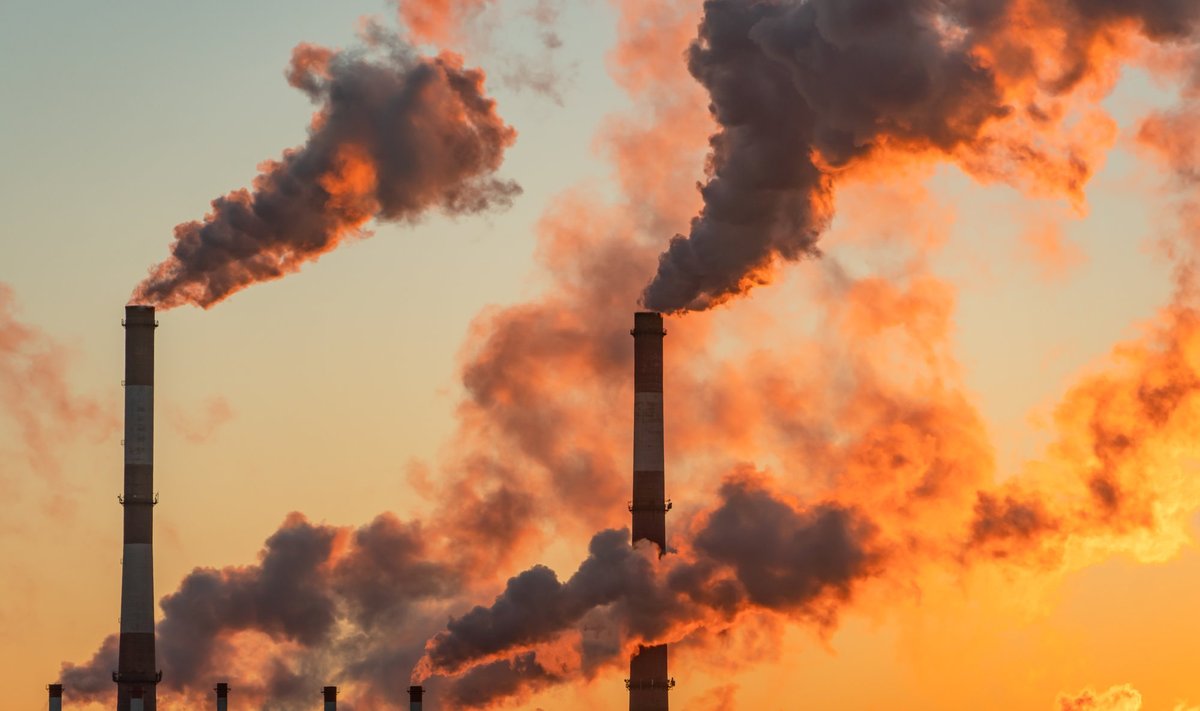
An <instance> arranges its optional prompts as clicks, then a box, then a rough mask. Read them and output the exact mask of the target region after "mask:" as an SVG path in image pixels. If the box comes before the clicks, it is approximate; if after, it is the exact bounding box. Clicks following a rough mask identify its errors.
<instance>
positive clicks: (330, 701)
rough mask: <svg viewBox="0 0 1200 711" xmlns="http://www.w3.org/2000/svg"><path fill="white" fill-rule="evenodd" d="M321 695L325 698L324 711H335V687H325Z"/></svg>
mask: <svg viewBox="0 0 1200 711" xmlns="http://www.w3.org/2000/svg"><path fill="white" fill-rule="evenodd" d="M321 693H322V694H323V695H324V696H325V711H337V687H336V686H326V687H325V688H323V689H321Z"/></svg>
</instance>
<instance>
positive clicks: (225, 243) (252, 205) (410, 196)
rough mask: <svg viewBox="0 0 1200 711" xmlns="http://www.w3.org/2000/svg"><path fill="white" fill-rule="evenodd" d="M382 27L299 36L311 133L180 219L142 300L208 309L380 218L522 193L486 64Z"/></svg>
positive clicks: (294, 67)
mask: <svg viewBox="0 0 1200 711" xmlns="http://www.w3.org/2000/svg"><path fill="white" fill-rule="evenodd" d="M370 32H371V34H370V35H369V36H368V40H369V41H370V44H371V46H370V47H369V48H367V49H361V50H352V51H351V50H346V51H342V50H331V49H327V48H324V47H318V46H314V45H308V44H302V45H300V46H298V47H296V49H295V50H294V51H293V54H292V61H291V65H290V66H289V68H288V72H287V78H288V83H289V84H291V85H292V86H294V87H296V88H297V89H300V90H301V91H303V92H304V93H305V94H307V95H308V96H309V98H310V99H312V101H313V102H314V103H315V104H317V105H318V107H319V108H318V111H317V112H316V115H315V116H314V118H313V121H312V124H311V125H310V127H309V137H308V141H307V142H305V144H304V145H302V146H299V147H297V148H293V149H290V150H287V151H285V152H284V153H283V155H282V156H281V157H280V158H279V159H278V160H269V161H266V162H264V163H263V164H262V165H261V166H260V170H261V172H260V173H259V175H258V176H257V177H256V178H255V179H254V184H253V187H252V188H250V189H240V190H236V191H234V192H231V193H229V194H228V195H225V196H223V197H219V198H217V199H216V200H214V201H213V202H212V210H211V212H209V213H208V215H206V216H205V218H204V220H203V221H193V222H185V223H182V224H180V225H177V226H176V227H175V242H174V243H173V244H172V245H171V256H170V257H169V258H168V259H167V260H166V261H164V262H162V263H161V264H159V265H157V266H155V267H153V268H152V269H151V270H150V275H149V276H148V277H147V278H146V279H145V280H144V281H143V282H142V283H141V284H139V285H138V287H137V289H135V290H134V293H133V296H132V297H131V299H132V301H134V302H137V303H148V304H154V305H156V306H157V307H158V308H160V309H166V308H172V307H175V306H179V305H181V304H195V305H197V306H202V307H204V308H209V307H211V306H212V305H214V304H216V303H218V302H220V301H222V300H223V299H225V298H227V297H228V296H230V295H231V294H233V293H235V292H237V291H240V290H241V289H244V288H246V287H247V286H250V285H251V284H255V283H258V282H262V281H269V280H272V279H278V278H280V277H283V276H285V275H287V274H290V273H292V272H295V271H296V270H298V269H300V268H301V266H303V265H304V264H305V263H306V262H311V261H314V260H316V259H318V258H320V256H321V255H323V254H325V253H326V252H329V251H330V250H332V249H334V248H335V247H337V246H338V245H339V244H341V243H342V242H344V241H345V240H347V239H349V238H352V237H356V236H364V235H366V234H367V233H366V232H365V231H364V230H365V226H366V224H367V222H368V221H369V220H371V219H373V218H374V219H377V220H381V221H404V222H410V223H411V222H415V221H416V220H418V219H419V218H420V217H421V215H423V214H424V213H425V212H426V211H428V210H430V209H432V208H438V209H440V210H441V211H442V212H444V213H446V214H450V215H461V214H470V213H476V212H481V211H484V210H487V209H490V208H493V207H504V206H507V205H508V204H510V203H511V201H512V199H513V198H514V197H515V196H516V195H517V194H519V192H520V188H519V187H518V186H517V185H516V184H515V183H513V182H510V181H505V180H500V179H498V178H496V177H494V175H493V174H494V172H495V171H496V170H497V169H498V168H499V167H500V164H501V161H502V160H503V157H504V151H505V149H506V148H507V147H508V146H510V145H512V143H513V141H514V140H515V139H516V132H515V131H514V130H513V129H512V128H511V127H510V126H508V125H506V124H505V123H504V121H503V120H501V118H500V117H499V116H498V115H497V114H496V110H495V108H496V107H495V102H493V101H492V100H491V99H489V98H488V97H487V96H486V95H485V94H484V93H483V81H484V75H483V72H481V71H479V70H477V69H466V68H464V67H463V65H462V60H461V59H460V58H459V57H457V56H456V55H454V54H450V53H442V54H440V55H438V56H437V57H432V58H430V57H420V56H417V55H416V54H415V53H414V52H413V50H412V49H410V48H409V47H407V46H405V45H403V44H402V43H401V42H400V41H399V40H396V39H395V38H392V37H388V36H387V35H386V33H385V32H384V31H383V30H382V29H379V28H378V27H373V28H371V29H370Z"/></svg>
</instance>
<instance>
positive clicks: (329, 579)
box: [61, 514, 461, 709]
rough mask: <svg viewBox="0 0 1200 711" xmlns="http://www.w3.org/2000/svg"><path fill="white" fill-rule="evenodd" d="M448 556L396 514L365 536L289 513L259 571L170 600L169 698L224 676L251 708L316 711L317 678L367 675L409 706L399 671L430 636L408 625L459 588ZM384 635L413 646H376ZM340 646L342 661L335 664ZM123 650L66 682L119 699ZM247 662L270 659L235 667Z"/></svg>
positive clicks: (164, 650) (190, 587) (213, 576)
mask: <svg viewBox="0 0 1200 711" xmlns="http://www.w3.org/2000/svg"><path fill="white" fill-rule="evenodd" d="M443 558H444V556H440V555H436V554H435V553H434V552H433V551H432V550H431V549H430V547H429V543H428V542H427V540H426V537H425V535H424V534H423V532H422V530H421V527H420V526H419V525H418V524H414V523H406V522H402V521H400V520H399V519H397V518H395V517H394V516H391V515H388V514H385V515H381V516H379V517H377V518H376V519H375V520H374V521H372V522H371V523H369V524H367V525H365V526H362V527H361V528H358V529H347V528H340V527H333V526H326V525H319V524H314V523H312V522H310V521H308V520H306V519H305V518H304V517H303V516H301V515H300V514H292V515H290V516H289V517H288V519H287V520H286V521H285V522H284V524H283V525H282V526H281V527H280V528H279V530H278V531H276V532H275V533H274V534H273V535H272V536H271V537H270V538H269V539H267V541H266V545H265V547H264V548H263V551H262V553H261V555H260V560H259V562H258V563H256V564H254V565H249V566H244V567H227V568H221V569H214V568H197V569H196V570H193V571H192V572H191V573H190V574H189V575H188V576H187V577H185V578H184V580H183V581H182V582H181V583H180V585H179V588H178V589H177V590H175V591H174V592H172V593H170V594H168V595H166V596H165V597H163V599H162V601H161V603H160V604H161V607H162V612H163V614H162V619H161V621H160V622H159V623H158V629H157V635H158V653H159V663H160V664H161V665H162V668H163V684H162V686H161V687H160V688H161V689H162V691H163V692H164V693H165V694H166V695H167V696H165V697H164V699H167V700H170V699H174V700H175V702H176V703H179V701H181V700H182V699H185V698H194V697H201V696H202V695H203V694H204V693H205V691H206V690H207V687H208V686H210V685H211V684H210V682H211V681H212V680H213V679H215V678H218V677H220V678H228V679H229V680H230V681H231V682H232V683H233V684H234V685H235V686H236V688H238V690H239V697H241V698H245V699H247V702H249V700H253V699H257V700H260V701H262V702H264V703H267V702H269V703H270V705H271V707H272V708H287V709H291V708H308V707H309V706H311V692H312V689H311V688H310V686H311V680H312V679H313V678H316V677H318V676H319V677H321V678H334V677H335V676H336V677H339V678H342V679H346V680H355V679H362V680H365V681H368V682H369V683H371V684H374V685H378V686H379V687H380V688H381V689H385V690H386V689H388V688H389V682H385V681H384V680H385V678H386V679H389V680H390V686H392V687H394V689H393V690H392V692H393V694H392V698H394V699H399V698H400V695H401V694H402V693H403V691H402V689H401V688H400V684H399V682H400V681H404V682H407V676H406V675H404V674H401V675H399V676H402V677H404V678H403V679H400V680H397V679H396V677H397V676H398V675H397V674H396V671H395V667H394V665H395V664H401V665H407V668H411V667H412V665H413V664H414V663H415V662H416V660H417V659H418V658H419V657H420V655H421V649H422V644H423V642H424V640H425V639H426V638H427V637H428V636H429V634H430V633H431V632H432V630H429V629H426V628H422V627H421V626H420V625H419V624H418V625H416V629H415V630H413V629H409V626H410V625H413V624H414V621H413V620H412V619H410V616H411V611H412V609H413V607H414V606H418V605H421V604H422V603H424V602H427V601H429V600H438V599H443V598H447V597H450V596H451V593H456V592H457V591H458V588H457V585H456V584H457V583H458V581H459V580H460V577H461V573H460V571H457V570H455V569H453V568H452V567H450V566H449V565H447V564H441V563H434V562H430V561H431V560H435V559H443ZM420 617H421V618H422V619H423V618H424V617H425V615H424V613H422V614H421V615H420ZM425 624H426V625H428V623H427V622H426V623H425ZM379 629H388V630H390V631H391V632H392V633H393V634H396V635H404V634H407V637H408V638H407V640H405V639H403V638H402V639H399V640H397V639H393V638H391V637H390V636H389V635H382V636H380V637H379V638H376V636H375V634H374V632H376V631H377V630H379ZM398 642H399V643H401V644H397V643H398ZM405 644H406V645H407V646H405ZM334 649H336V650H337V651H338V653H337V657H338V658H337V659H331V658H330V657H331V651H332V650H334ZM116 650H117V648H116V636H115V635H113V636H112V637H110V638H108V639H106V640H105V642H104V643H103V644H102V645H101V647H100V649H99V650H98V651H97V652H96V654H95V655H94V656H93V658H92V659H91V660H90V661H89V662H87V663H84V664H80V665H75V664H70V663H68V664H64V665H63V669H62V675H61V676H62V680H63V683H64V684H66V685H67V686H68V687H69V688H70V689H71V690H72V692H73V695H74V696H75V698H81V699H90V700H102V699H107V698H108V696H109V695H111V693H112V680H111V673H112V670H113V669H115V668H116V666H115V665H116ZM241 654H248V655H250V657H255V656H258V657H260V658H259V659H257V661H254V662H252V663H247V664H245V665H231V664H229V663H228V660H230V659H237V658H238V657H239V655H241ZM385 662H387V664H385ZM385 666H387V667H388V668H386V669H384V667H385ZM314 675H315V676H314ZM326 675H328V676H326ZM405 686H407V685H406V684H405ZM168 702H169V701H168Z"/></svg>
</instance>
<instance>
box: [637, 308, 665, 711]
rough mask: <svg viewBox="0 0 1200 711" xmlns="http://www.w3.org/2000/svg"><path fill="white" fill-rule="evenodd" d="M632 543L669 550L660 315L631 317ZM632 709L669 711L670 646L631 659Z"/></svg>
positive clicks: (648, 649) (645, 649) (641, 650)
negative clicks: (650, 543)
mask: <svg viewBox="0 0 1200 711" xmlns="http://www.w3.org/2000/svg"><path fill="white" fill-rule="evenodd" d="M630 333H631V334H632V335H633V499H632V500H631V501H630V502H629V510H630V512H631V513H632V514H633V543H634V545H636V544H637V542H638V541H642V540H647V541H652V542H654V544H655V545H657V546H658V554H659V555H660V556H662V555H663V554H665V553H666V552H667V510H668V508H670V504H668V502H667V500H666V475H665V473H664V471H665V469H666V463H665V454H664V444H663V431H664V428H663V337H664V336H666V335H667V332H666V331H665V330H664V329H663V319H662V314H658V313H652V312H641V313H636V314H634V316H633V330H632V331H630ZM626 684H627V685H628V687H629V711H666V710H667V707H668V698H667V692H668V691H669V690H670V689H671V686H672V685H673V684H674V682H673V681H672V680H670V679H669V678H668V677H667V645H665V644H659V645H655V646H652V647H639V648H638V651H637V653H636V654H634V655H633V657H632V658H631V659H630V660H629V679H628V680H627V681H626Z"/></svg>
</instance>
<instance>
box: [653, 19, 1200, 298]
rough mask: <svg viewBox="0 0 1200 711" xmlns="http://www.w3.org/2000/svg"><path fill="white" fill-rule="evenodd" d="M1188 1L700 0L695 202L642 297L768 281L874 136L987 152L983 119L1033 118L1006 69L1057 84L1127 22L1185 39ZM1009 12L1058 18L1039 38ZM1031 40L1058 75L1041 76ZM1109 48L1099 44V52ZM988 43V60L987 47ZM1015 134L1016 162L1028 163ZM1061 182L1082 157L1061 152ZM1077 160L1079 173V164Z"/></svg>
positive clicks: (813, 229) (1082, 69) (810, 251)
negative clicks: (1052, 33)
mask: <svg viewBox="0 0 1200 711" xmlns="http://www.w3.org/2000/svg"><path fill="white" fill-rule="evenodd" d="M1197 7H1200V5H1198V4H1197V3H1194V2H1190V1H1188V0H1152V1H1150V2H1136V3H1131V2H1119V1H1118V0H1051V1H1049V2H1042V3H1033V4H1030V3H1026V2H1020V1H1018V0H1007V1H1005V0H999V1H998V0H888V1H886V2H885V1H882V0H777V1H775V2H748V1H746V0H707V1H706V2H705V3H704V17H703V20H702V22H701V24H700V28H699V36H698V38H697V40H696V42H695V43H694V44H693V45H692V47H691V49H690V51H689V53H688V66H689V69H690V71H691V73H692V75H693V76H694V77H695V78H696V79H697V80H698V81H699V82H700V83H701V84H703V85H704V87H705V88H706V89H707V90H708V92H709V95H710V97H711V104H710V111H711V112H712V115H713V117H714V118H715V119H716V121H717V123H718V125H719V130H718V132H717V133H716V134H715V135H714V136H713V137H712V138H711V155H710V175H709V176H708V178H707V181H706V182H705V183H704V185H703V186H702V187H701V188H700V192H701V194H702V196H703V199H704V205H703V208H702V210H701V212H700V214H699V215H697V216H696V217H695V218H694V219H693V220H692V224H691V228H690V231H689V233H688V234H687V235H686V236H684V235H677V236H676V237H675V238H673V239H672V240H671V243H670V245H669V246H668V248H667V250H666V251H665V252H664V253H663V254H662V255H661V257H660V260H659V266H658V272H657V274H656V275H655V277H654V278H653V280H652V281H651V282H650V284H649V285H648V286H647V287H646V289H645V291H644V292H643V295H642V300H643V303H644V304H645V306H646V307H648V308H651V309H655V310H658V311H664V312H677V311H686V310H703V309H707V308H711V307H712V306H715V305H717V304H720V303H722V302H724V301H726V300H728V299H730V298H734V297H736V296H737V295H740V294H744V293H746V292H747V291H749V290H750V289H752V288H753V287H754V286H755V285H758V284H761V283H764V282H765V281H767V280H768V279H769V275H770V270H771V268H772V265H773V264H774V263H775V262H777V261H778V260H781V259H782V260H789V261H790V260H798V259H801V258H804V257H809V256H816V255H818V254H819V251H818V249H817V240H818V238H819V237H820V235H821V233H822V232H823V231H824V230H825V229H826V228H827V227H828V225H829V222H830V220H831V218H832V215H833V198H834V187H835V182H836V177H837V175H838V173H839V171H841V170H842V169H843V168H845V167H847V166H849V165H850V164H852V163H854V162H855V161H858V160H861V159H863V158H867V157H869V156H872V155H874V154H876V153H877V152H878V150H879V149H880V148H881V147H884V146H887V147H889V148H891V149H899V150H904V151H914V152H916V151H929V150H932V151H938V152H940V153H943V154H947V155H950V154H953V153H954V152H955V151H956V150H957V149H959V148H960V147H963V146H970V147H971V148H972V150H975V151H980V152H982V151H984V150H985V149H986V146H984V145H983V143H984V142H985V140H986V139H984V138H983V135H984V129H985V127H987V126H988V125H989V124H991V123H994V122H997V121H1003V120H1006V119H1008V118H1010V117H1015V116H1018V115H1019V116H1022V117H1030V116H1032V117H1039V116H1040V117H1042V121H1043V122H1044V121H1045V112H1044V111H1043V110H1042V109H1040V108H1039V107H1037V106H1027V107H1018V106H1011V105H1008V104H1007V103H1006V99H1005V92H1004V88H1005V81H1007V80H1011V79H1013V78H1016V77H1030V76H1033V77H1035V78H1036V79H1038V80H1042V82H1041V83H1042V84H1043V85H1044V86H1045V87H1046V89H1047V90H1048V91H1050V92H1051V93H1052V94H1061V93H1064V92H1067V91H1070V90H1071V89H1072V88H1074V87H1075V86H1077V85H1078V84H1079V83H1080V82H1081V81H1082V80H1083V79H1084V78H1085V77H1086V76H1088V75H1089V74H1090V73H1091V72H1093V71H1094V70H1095V69H1096V67H1095V62H1096V61H1097V60H1096V59H1095V58H1094V55H1096V54H1097V53H1094V52H1092V49H1093V47H1094V46H1095V45H1096V43H1097V38H1099V37H1101V36H1103V34H1104V33H1105V32H1109V31H1123V29H1122V27H1123V25H1122V23H1131V24H1132V25H1133V26H1135V27H1138V28H1140V30H1141V32H1142V33H1143V34H1144V35H1145V36H1147V37H1149V38H1151V39H1152V40H1155V41H1160V42H1180V41H1183V40H1189V41H1194V39H1195V36H1196V29H1197V24H1198V18H1200V10H1197ZM1018 18H1021V19H1025V20H1026V21H1027V22H1029V23H1033V24H1034V25H1035V27H1036V26H1040V27H1052V28H1056V29H1058V30H1061V32H1060V33H1059V34H1057V35H1056V37H1058V38H1059V39H1060V41H1059V44H1058V45H1057V46H1054V47H1047V48H1043V47H1038V46H1037V45H1035V44H1031V42H1034V41H1036V40H1035V39H1031V38H1030V35H1033V36H1034V37H1038V36H1037V35H1036V34H1035V33H1030V32H1023V31H1022V30H1021V27H1027V26H1028V25H1027V24H1022V23H1021V22H1019V21H1018ZM1039 54H1043V55H1044V54H1053V55H1054V56H1055V57H1056V59H1057V62H1056V64H1057V65H1059V66H1060V68H1059V69H1058V70H1057V71H1058V73H1057V74H1056V75H1054V76H1049V77H1038V76H1037V73H1038V72H1039V71H1041V70H1040V69H1039V66H1038V59H1039ZM1099 54H1103V53H1099ZM985 57H987V58H988V59H985ZM1038 150H1039V149H1038V148H1037V147H1036V145H1034V144H1031V143H1025V144H1023V145H1021V146H1019V147H1017V148H1015V149H1014V152H1015V153H1017V156H1016V157H1015V158H1014V160H1018V161H1020V160H1025V161H1027V162H1029V163H1031V164H1035V163H1037V162H1038V161H1039V160H1041V158H1038V157H1037V152H1038ZM1067 162H1068V164H1069V165H1070V166H1071V170H1070V171H1068V172H1069V173H1070V176H1069V178H1064V180H1068V181H1072V182H1071V189H1073V190H1078V189H1079V185H1077V184H1076V183H1078V182H1079V181H1080V180H1086V177H1087V174H1088V172H1089V170H1090V169H1089V168H1088V167H1087V166H1084V165H1080V164H1081V163H1082V159H1080V158H1079V157H1078V156H1074V155H1072V156H1068V158H1067ZM1080 174H1082V177H1081V175H1080Z"/></svg>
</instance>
